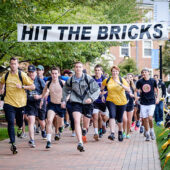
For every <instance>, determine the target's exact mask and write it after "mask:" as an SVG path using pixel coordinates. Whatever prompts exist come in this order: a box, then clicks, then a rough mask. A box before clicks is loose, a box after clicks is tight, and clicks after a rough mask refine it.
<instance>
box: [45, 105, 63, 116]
mask: <svg viewBox="0 0 170 170" xmlns="http://www.w3.org/2000/svg"><path fill="white" fill-rule="evenodd" d="M49 110H52V111H54V112H55V113H56V114H57V115H58V116H60V117H61V118H63V117H64V116H65V114H66V109H62V108H61V104H54V103H51V102H49V104H48V106H47V112H48V111H49Z"/></svg>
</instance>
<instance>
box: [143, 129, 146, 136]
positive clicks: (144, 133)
mask: <svg viewBox="0 0 170 170" xmlns="http://www.w3.org/2000/svg"><path fill="white" fill-rule="evenodd" d="M143 135H144V137H146V130H145V128H144V132H143Z"/></svg>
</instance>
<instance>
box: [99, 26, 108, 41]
mask: <svg viewBox="0 0 170 170" xmlns="http://www.w3.org/2000/svg"><path fill="white" fill-rule="evenodd" d="M102 34H104V35H103V36H102ZM107 37H108V27H107V26H99V31H98V36H97V39H98V40H104V39H106V38H107Z"/></svg>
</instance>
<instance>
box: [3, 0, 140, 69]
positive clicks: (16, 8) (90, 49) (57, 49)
mask: <svg viewBox="0 0 170 170" xmlns="http://www.w3.org/2000/svg"><path fill="white" fill-rule="evenodd" d="M139 17H141V16H139V12H138V10H137V9H136V1H135V0H107V1H106V0H104V1H101V0H86V1H84V0H74V1H68V0H52V1H49V0H43V1H40V0H38V1H37V0H32V1H24V0H12V1H9V0H3V1H2V0H1V1H0V23H1V24H0V49H1V50H0V65H2V64H4V62H6V61H8V60H9V58H10V57H11V56H20V60H21V61H30V62H31V63H32V64H43V65H44V66H46V67H50V66H52V65H58V66H60V67H61V69H65V68H71V67H72V65H73V63H74V61H76V60H80V61H82V62H84V63H85V62H93V61H94V60H95V59H96V58H100V56H101V54H102V53H103V52H104V51H105V49H106V48H108V47H110V46H112V45H115V44H116V43H115V42H93V43H36V42H34V43H20V42H17V23H23V24H116V23H117V24H118V23H132V22H136V21H137V20H139Z"/></svg>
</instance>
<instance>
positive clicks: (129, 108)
mask: <svg viewBox="0 0 170 170" xmlns="http://www.w3.org/2000/svg"><path fill="white" fill-rule="evenodd" d="M133 109H134V105H127V106H126V112H132V111H133Z"/></svg>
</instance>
